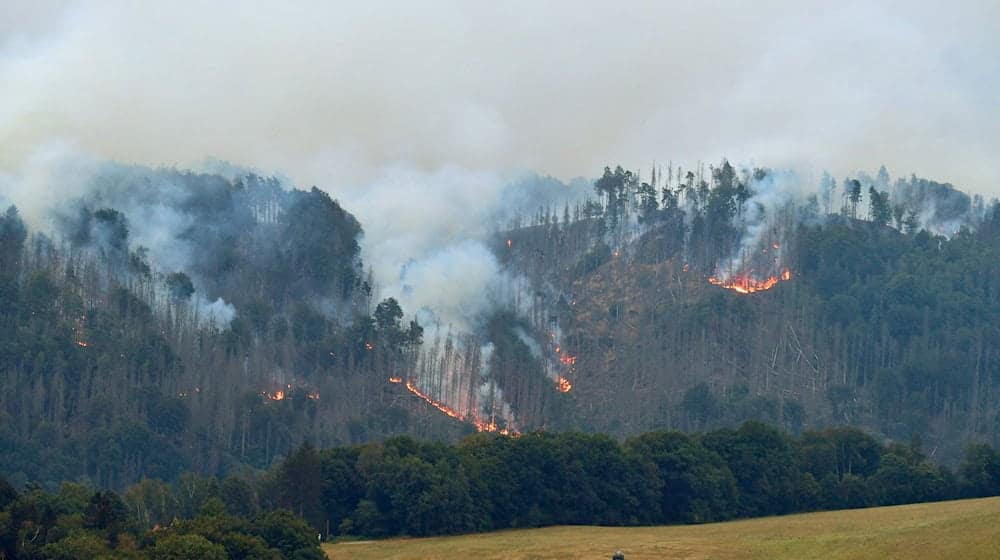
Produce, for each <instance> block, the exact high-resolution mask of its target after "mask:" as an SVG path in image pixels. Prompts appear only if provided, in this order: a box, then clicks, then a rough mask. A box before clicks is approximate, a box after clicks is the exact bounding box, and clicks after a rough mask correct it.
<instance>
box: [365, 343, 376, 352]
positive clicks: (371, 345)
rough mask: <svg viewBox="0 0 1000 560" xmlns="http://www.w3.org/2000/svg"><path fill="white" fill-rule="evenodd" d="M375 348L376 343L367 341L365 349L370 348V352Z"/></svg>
mask: <svg viewBox="0 0 1000 560" xmlns="http://www.w3.org/2000/svg"><path fill="white" fill-rule="evenodd" d="M374 349H375V345H374V344H372V343H371V342H366V343H365V350H368V351H369V352H371V351H372V350H374Z"/></svg>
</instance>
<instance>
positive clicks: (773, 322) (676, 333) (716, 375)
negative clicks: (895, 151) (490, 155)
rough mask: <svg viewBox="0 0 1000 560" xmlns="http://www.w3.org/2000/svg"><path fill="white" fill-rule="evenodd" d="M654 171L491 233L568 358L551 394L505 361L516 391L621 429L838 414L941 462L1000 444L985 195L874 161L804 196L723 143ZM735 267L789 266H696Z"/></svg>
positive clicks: (992, 210)
mask: <svg viewBox="0 0 1000 560" xmlns="http://www.w3.org/2000/svg"><path fill="white" fill-rule="evenodd" d="M664 171H665V173H663V172H661V171H660V170H659V169H654V170H652V172H651V173H649V174H648V175H645V176H642V177H640V176H639V174H637V173H633V172H629V171H625V170H622V169H620V168H618V169H614V170H612V169H610V168H609V169H606V170H605V171H604V174H603V176H602V177H601V178H600V179H598V180H597V181H596V182H595V184H594V189H595V192H596V193H597V195H598V198H599V200H598V201H590V202H587V203H582V205H580V206H578V207H577V208H576V209H571V208H569V207H567V208H566V209H564V210H563V212H562V213H561V214H560V212H559V211H558V210H557V209H552V208H544V209H541V210H540V211H539V213H538V215H537V216H536V218H535V221H534V222H532V225H531V226H530V227H523V228H520V229H519V230H517V231H513V232H506V233H504V234H503V237H502V238H500V239H498V243H497V245H498V251H502V254H503V255H504V260H503V263H504V264H505V266H507V267H508V268H509V269H510V270H511V271H512V275H517V276H523V277H525V278H529V279H530V281H531V282H532V285H533V286H534V287H536V288H537V290H538V294H537V295H536V296H535V299H536V300H540V301H544V303H545V309H546V313H545V314H542V316H541V317H539V318H538V319H535V318H534V317H530V319H531V326H532V327H533V328H534V329H535V331H537V332H540V333H542V335H543V337H544V333H546V331H552V330H554V328H553V327H552V326H551V325H558V328H559V330H560V332H561V333H562V335H563V336H562V338H561V339H560V343H561V348H562V349H563V350H565V351H567V352H569V353H571V354H572V355H574V356H575V357H576V363H575V366H576V367H575V371H574V372H572V373H571V374H567V375H568V377H569V379H570V381H571V382H572V383H573V390H572V392H571V393H569V394H568V395H565V398H561V397H560V396H557V397H560V398H559V401H561V402H553V400H554V399H552V398H546V394H545V393H539V392H538V391H519V390H517V389H519V388H520V387H530V386H532V383H531V381H532V379H530V378H529V377H530V376H532V375H533V374H532V373H531V372H532V371H534V370H537V369H538V368H537V366H536V365H535V364H534V363H533V358H532V356H530V355H528V354H526V353H525V352H521V353H520V354H519V355H518V356H514V357H513V358H512V359H509V360H508V362H510V363H511V364H512V365H510V366H509V367H508V369H509V370H511V371H513V372H515V373H514V374H512V375H510V376H509V377H510V378H511V379H512V380H511V381H507V379H506V378H502V379H503V380H504V384H503V385H502V387H503V389H504V390H505V394H506V395H509V396H510V398H511V405H512V407H513V408H515V409H516V410H518V411H519V412H521V411H531V412H532V414H531V415H530V416H529V415H527V414H525V417H527V418H532V419H541V420H538V424H537V425H542V424H543V423H544V425H546V426H548V427H550V428H552V427H558V428H559V429H566V428H573V429H579V430H583V431H587V432H604V433H609V434H613V435H615V436H618V437H627V436H630V435H634V434H638V433H642V432H645V431H649V430H654V429H660V428H664V427H666V428H672V429H680V430H688V431H692V430H706V429H714V428H720V427H726V426H729V427H731V426H737V425H739V424H740V423H741V422H744V421H746V420H758V421H762V422H765V423H770V424H774V425H779V426H781V427H782V428H783V429H785V430H788V431H791V432H793V433H801V432H802V431H803V430H806V429H817V428H822V427H824V426H831V425H844V424H848V425H854V426H859V427H863V428H865V429H867V430H869V431H871V432H873V433H877V434H879V435H880V436H884V437H887V438H891V439H895V440H903V441H905V440H907V439H909V437H910V436H911V434H914V433H917V434H922V435H923V436H924V438H925V440H926V442H927V444H928V447H929V448H932V449H935V450H936V451H935V455H934V458H935V460H936V461H938V462H944V463H948V464H950V465H955V464H957V463H958V462H959V461H960V460H961V456H962V453H963V450H964V448H965V447H966V445H967V444H968V443H970V442H976V441H986V442H989V443H990V444H991V445H994V446H996V445H998V444H1000V439H998V438H1000V431H998V430H997V427H998V426H1000V408H998V406H997V404H996V403H997V402H1000V401H998V400H997V399H996V396H997V389H998V387H1000V331H998V330H997V328H996V325H997V324H998V321H1000V290H998V289H997V286H996V282H995V278H996V277H997V275H998V274H1000V268H998V266H1000V265H998V263H1000V258H998V253H1000V235H998V232H1000V205H998V204H997V203H996V201H992V202H987V201H985V200H984V199H983V198H982V197H980V196H969V195H967V194H965V193H962V192H961V191H958V190H956V189H955V188H954V187H952V186H951V185H948V184H942V183H936V182H933V181H928V180H925V179H920V178H916V177H909V178H901V179H896V180H892V179H891V178H890V177H889V175H888V171H886V170H885V169H884V168H883V169H880V170H879V172H878V173H877V174H876V175H875V176H873V177H870V176H868V175H866V174H864V173H859V174H858V175H857V176H856V177H846V178H843V180H842V181H838V180H835V179H834V178H833V177H830V176H824V178H823V179H822V181H821V183H820V185H819V189H818V191H817V192H816V194H812V195H809V194H808V189H802V188H801V187H802V185H801V184H800V181H799V180H798V179H797V178H796V177H795V176H794V175H792V174H789V173H783V172H780V171H775V170H767V169H736V168H734V167H733V166H732V165H730V164H729V163H727V162H725V161H723V162H722V163H721V164H720V165H718V166H710V167H708V169H707V170H703V169H701V168H698V169H694V170H687V169H684V170H681V169H678V168H676V167H672V166H671V167H668V168H666V169H664ZM792 193H794V194H792ZM560 215H561V216H562V217H561V218H560ZM506 240H511V243H510V245H509V246H506V247H505V246H504V245H503V244H504V243H505V242H506ZM727 273H729V274H733V275H749V276H751V277H753V278H754V279H756V280H762V279H764V278H767V277H769V276H774V277H778V276H782V277H783V275H784V274H786V273H787V278H788V280H787V281H781V282H779V283H778V284H777V285H775V286H774V287H773V289H771V290H768V291H763V292H757V293H754V294H750V295H746V294H740V293H736V292H734V291H732V290H727V289H724V288H722V287H719V286H714V285H711V284H710V283H709V282H708V278H709V277H711V276H713V275H718V276H724V275H725V274H727ZM499 347H500V346H499V345H498V348H499ZM501 350H502V349H501ZM498 354H499V352H498ZM535 377H537V376H535ZM511 389H513V390H511ZM553 405H558V406H553ZM534 411H540V412H537V413H536V412H534Z"/></svg>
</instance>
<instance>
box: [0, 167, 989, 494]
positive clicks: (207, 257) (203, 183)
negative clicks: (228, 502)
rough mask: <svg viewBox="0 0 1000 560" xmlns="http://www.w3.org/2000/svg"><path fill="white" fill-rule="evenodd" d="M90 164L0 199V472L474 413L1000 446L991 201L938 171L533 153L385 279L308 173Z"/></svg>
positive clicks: (453, 431)
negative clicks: (617, 162)
mask: <svg viewBox="0 0 1000 560" xmlns="http://www.w3.org/2000/svg"><path fill="white" fill-rule="evenodd" d="M536 179H537V178H536ZM86 185H87V186H86V188H84V189H82V190H81V191H80V192H79V193H78V194H77V196H75V197H68V198H65V199H62V200H58V201H57V202H55V203H54V204H53V206H52V208H50V209H49V214H48V215H49V216H50V220H49V222H48V223H49V225H48V226H47V228H48V229H46V227H41V226H38V225H37V224H32V227H29V226H28V225H27V224H26V223H25V221H24V220H23V219H22V217H21V216H20V214H19V213H18V211H17V209H16V208H15V207H14V206H11V207H10V208H9V209H8V210H7V211H6V213H5V214H4V216H3V217H2V218H0V220H2V221H0V233H2V235H0V298H2V300H0V302H2V305H0V334H2V339H3V342H2V344H0V420H2V425H3V429H2V430H0V457H2V458H3V461H2V465H3V467H2V473H0V474H3V475H5V476H7V477H9V478H11V479H12V480H13V481H15V482H17V483H18V484H23V483H26V482H28V481H39V482H41V483H44V484H47V485H49V486H50V487H54V485H55V484H56V482H57V481H59V480H63V479H65V478H71V479H75V478H81V477H82V478H84V479H86V480H91V481H93V482H94V483H95V484H97V485H99V486H105V487H113V488H121V487H124V486H127V485H128V484H130V483H132V482H135V481H137V480H140V479H141V478H142V477H156V478H161V479H165V480H174V479H176V477H177V476H178V475H179V474H180V473H181V472H184V471H194V472H197V473H201V474H203V475H215V476H224V475H225V474H227V473H230V472H235V471H239V470H241V469H246V468H250V469H263V468H267V467H269V466H270V465H272V464H274V462H275V461H276V460H278V459H280V458H281V457H283V456H285V455H287V454H288V453H289V452H290V451H291V450H292V449H294V448H295V447H296V446H298V445H299V444H301V443H302V442H305V441H309V442H311V443H313V444H314V445H317V446H320V447H328V446H333V445H344V444H357V443H363V442H368V441H378V440H383V439H385V438H388V437H392V436H396V435H411V436H417V437H420V438H426V439H435V440H443V441H457V440H458V439H459V438H461V437H462V436H464V435H467V434H469V433H472V432H476V431H487V432H499V433H503V434H517V433H528V432H531V431H535V430H548V431H562V430H581V431H585V432H600V433H607V434H610V435H612V436H616V437H620V438H624V437H629V436H633V435H636V434H640V433H643V432H647V431H651V430H661V429H679V430H685V431H696V430H710V429H715V428H720V427H735V426H738V425H740V424H741V423H742V422H744V421H746V420H759V421H763V422H766V423H768V424H772V425H776V426H779V427H781V428H783V429H784V430H787V431H789V432H791V433H792V434H800V433H802V432H803V431H805V430H810V429H823V428H825V427H829V426H841V425H852V426H859V427H862V428H864V429H866V430H868V431H869V432H870V433H872V434H874V435H875V436H876V437H877V438H878V439H880V440H891V441H902V442H907V443H910V442H911V441H912V440H914V439H919V440H921V441H919V442H916V443H919V444H920V445H919V447H921V448H922V449H924V450H926V452H927V454H928V455H929V457H930V458H931V459H932V460H933V461H936V462H939V463H944V464H951V465H954V464H957V463H958V461H959V460H960V457H961V456H962V454H963V452H964V449H965V447H966V446H967V445H968V444H969V443H973V442H985V443H989V444H992V445H997V444H998V443H1000V440H998V435H1000V430H998V428H997V427H998V426H1000V408H998V407H1000V405H998V404H997V403H1000V399H997V398H996V396H997V394H998V391H1000V331H998V330H997V328H996V326H995V325H997V324H1000V289H998V287H997V285H996V282H995V278H997V277H998V275H1000V269H998V266H1000V265H998V263H1000V206H998V205H997V204H996V203H995V202H994V203H992V204H991V205H987V204H986V203H985V201H983V200H982V198H980V197H970V196H969V195H967V194H965V193H962V192H961V191H959V190H957V189H955V188H954V187H952V186H951V185H947V184H942V183H936V182H933V181H928V180H925V179H919V178H916V177H911V178H901V179H897V180H896V181H895V183H892V182H890V179H889V176H888V173H887V172H885V171H884V169H883V170H881V171H880V173H879V174H878V176H877V177H875V178H872V177H869V176H867V175H865V174H859V175H858V176H857V178H845V179H844V180H843V182H842V183H838V182H837V181H835V180H834V179H832V178H830V177H828V176H827V177H824V178H823V180H822V181H821V183H820V184H819V185H818V186H815V187H814V186H810V185H808V184H804V183H803V181H802V180H801V179H799V178H798V177H796V176H795V175H794V174H793V173H790V172H784V171H777V170H769V169H763V168H756V169H745V168H736V167H734V166H732V165H731V164H729V163H728V162H726V161H723V162H721V164H719V165H718V166H709V167H708V168H707V169H706V168H704V167H703V166H699V167H698V168H697V169H696V170H694V171H692V170H682V169H681V168H679V167H677V168H674V167H671V168H668V170H667V172H666V173H664V171H663V170H660V169H654V170H653V171H652V173H650V179H649V180H648V181H643V180H642V179H641V177H640V175H639V174H638V173H636V172H631V171H626V170H623V169H622V168H620V167H619V168H616V169H615V170H611V169H605V171H604V174H603V175H602V176H601V177H599V178H598V179H597V180H595V181H593V182H592V184H590V185H589V186H588V185H587V184H581V183H580V182H574V183H571V184H563V183H561V182H559V181H556V180H553V179H550V178H541V179H537V180H533V181H529V182H527V183H516V184H512V185H511V186H510V187H509V188H508V189H507V190H505V191H504V196H503V197H502V198H501V199H500V201H499V204H500V207H499V208H494V209H491V210H490V211H489V213H490V215H494V214H495V215H496V216H497V218H496V222H495V223H494V224H493V227H492V229H490V228H489V227H488V226H483V227H480V228H479V231H480V233H479V234H476V235H479V237H476V235H473V233H469V232H464V231H458V232H455V234H456V235H458V238H459V239H460V242H459V243H458V244H457V245H445V246H443V248H436V249H434V250H432V251H431V252H430V255H431V256H430V257H427V258H425V259H424V260H422V261H414V260H407V261H405V264H403V265H402V268H401V269H400V270H399V271H398V276H399V278H395V279H394V278H385V277H379V276H378V275H377V274H375V272H374V270H373V267H372V266H369V265H368V264H366V263H370V262H376V263H380V266H379V268H380V269H381V268H383V267H382V266H381V263H383V257H385V255H384V254H382V253H380V252H379V250H382V251H389V250H390V249H391V247H390V248H386V246H385V245H378V244H376V245H374V246H371V247H369V249H368V251H367V252H363V251H362V242H363V241H364V240H365V231H366V228H378V227H383V226H384V224H381V223H369V224H365V223H361V222H360V221H359V220H358V219H357V218H355V216H354V215H353V214H351V212H350V210H351V209H350V208H345V207H343V206H341V204H340V203H339V202H338V201H337V200H335V199H334V198H333V197H331V196H330V195H329V194H327V192H326V191H323V190H320V189H318V188H312V189H310V190H298V189H295V188H293V187H292V186H290V185H287V184H285V183H283V182H281V181H279V180H278V179H274V178H265V177H259V176H257V175H254V174H251V173H246V174H241V173H235V172H230V174H229V175H226V176H223V175H219V174H211V173H208V174H203V173H193V172H185V171H178V170H171V169H148V168H142V167H129V166H122V165H118V164H106V165H104V166H101V167H99V171H98V172H96V173H95V174H94V175H93V176H91V177H89V178H88V179H87V181H86ZM333 190H334V189H331V191H333ZM838 200H839V201H840V203H838ZM560 201H561V202H560ZM535 205H537V210H535V211H533V212H526V211H525V209H527V208H532V207H535ZM484 229H488V230H489V231H490V233H489V234H482V230H484ZM418 233H419V232H418ZM407 235H410V234H409V233H407ZM424 241H425V242H428V243H430V242H431V241H428V240H424ZM435 247H436V246H435ZM380 248H381V249H380ZM456 272H457V275H456ZM397 298H398V299H397Z"/></svg>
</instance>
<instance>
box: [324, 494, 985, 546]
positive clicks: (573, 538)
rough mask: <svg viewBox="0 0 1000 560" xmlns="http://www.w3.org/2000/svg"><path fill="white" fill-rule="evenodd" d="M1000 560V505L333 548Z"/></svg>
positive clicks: (586, 529) (534, 532)
mask: <svg viewBox="0 0 1000 560" xmlns="http://www.w3.org/2000/svg"><path fill="white" fill-rule="evenodd" d="M616 548H620V549H621V550H622V551H623V552H624V553H625V558H626V560H647V559H648V560H652V559H662V558H667V559H670V558H685V559H701V558H706V559H707V558H712V559H726V558H751V559H753V558H760V559H765V558H766V559H782V558H789V559H791V558H795V559H799V558H828V559H837V558H852V559H854V558H861V559H865V558H872V559H878V560H884V559H886V558H908V559H909V558H935V559H937V558H963V559H977V558H991V559H993V558H1000V498H985V499H979V500H960V501H953V502H939V503H933V504H915V505H906V506H895V507H883V508H871V509H862V510H843V511H831V512H821V513H808V514H801V515H789V516H784V517H769V518H764V519H749V520H742V521H733V522H728V523H713V524H708V525H687V526H667V527H629V528H620V527H551V528H546V529H528V530H519V531H500V532H496V533H486V534H476V535H461V536H457V537H439V538H428V539H392V540H385V541H364V542H353V543H341V544H335V545H328V546H326V547H325V551H326V553H327V556H329V557H330V558H331V559H333V560H340V559H345V560H346V559H351V560H368V559H372V560H374V559H380V560H424V559H436V558H455V559H473V560H492V559H497V560H500V559H504V560H549V559H556V558H579V559H594V560H598V559H604V560H607V559H609V558H611V554H612V553H613V552H614V551H615V549H616Z"/></svg>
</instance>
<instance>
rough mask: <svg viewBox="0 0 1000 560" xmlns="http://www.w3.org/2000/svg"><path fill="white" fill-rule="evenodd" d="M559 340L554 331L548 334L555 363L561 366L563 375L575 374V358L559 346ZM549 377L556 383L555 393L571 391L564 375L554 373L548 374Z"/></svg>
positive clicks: (570, 386)
mask: <svg viewBox="0 0 1000 560" xmlns="http://www.w3.org/2000/svg"><path fill="white" fill-rule="evenodd" d="M560 338H561V336H560V335H558V334H557V333H556V332H555V331H550V332H549V341H550V342H551V344H552V352H553V353H555V357H556V361H557V362H559V365H560V366H562V369H563V371H564V372H565V373H573V374H575V373H576V356H574V355H572V354H570V353H569V352H567V351H566V349H565V348H563V347H562V345H560V344H559V342H558V340H559V339H560ZM549 376H550V377H551V378H552V379H553V380H554V381H555V383H556V391H559V392H560V393H568V392H570V391H572V390H573V383H571V382H570V380H569V379H567V378H566V377H565V376H564V375H557V374H555V373H554V372H550V373H549Z"/></svg>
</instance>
